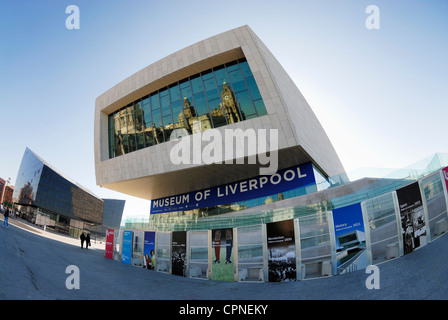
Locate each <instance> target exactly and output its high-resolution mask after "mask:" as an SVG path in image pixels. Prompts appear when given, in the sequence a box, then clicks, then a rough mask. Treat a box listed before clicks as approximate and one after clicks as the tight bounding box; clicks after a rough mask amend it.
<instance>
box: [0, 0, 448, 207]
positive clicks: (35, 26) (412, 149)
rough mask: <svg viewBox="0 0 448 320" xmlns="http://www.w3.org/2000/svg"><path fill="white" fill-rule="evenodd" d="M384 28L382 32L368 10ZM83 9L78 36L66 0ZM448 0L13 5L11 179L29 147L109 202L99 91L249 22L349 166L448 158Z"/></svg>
mask: <svg viewBox="0 0 448 320" xmlns="http://www.w3.org/2000/svg"><path fill="white" fill-rule="evenodd" d="M371 4H373V5H376V6H377V7H378V8H379V10H380V29H379V30H368V29H367V28H366V27H365V20H366V19H367V17H368V16H369V14H366V12H365V10H366V7H367V6H368V5H371ZM69 5H77V6H78V7H79V9H80V26H81V28H80V29H79V30H68V29H67V28H66V27H65V21H66V19H67V17H68V16H69V15H68V14H66V13H65V10H66V7H67V6H69ZM446 21H448V1H444V0H431V1H426V0H419V1H412V0H394V1H390V0H387V1H386V0H381V1H380V0H370V1H364V0H326V1H323V0H313V1H308V0H307V1H302V0H291V1H286V0H276V1H273V0H271V1H265V0H242V1H233V0H229V1H226V2H222V1H211V0H208V1H202V0H191V1H143V0H127V1H125V0H120V1H118V0H94V1H92V0H70V1H65V0H39V1H36V0H2V1H1V2H0V120H1V122H2V124H3V139H2V150H3V152H2V157H1V160H0V177H2V178H4V179H8V178H11V182H12V183H13V184H14V182H15V179H16V177H17V172H18V168H19V166H20V162H21V159H22V156H23V153H24V151H25V148H26V147H29V148H30V149H31V150H33V151H34V152H36V153H37V154H38V155H39V156H41V157H42V158H43V159H45V160H46V161H47V162H49V163H50V164H52V165H53V166H54V167H56V168H57V169H58V170H59V171H61V172H63V173H64V174H65V175H67V176H69V177H71V178H72V179H74V180H76V181H78V182H79V183H80V184H82V185H84V186H85V187H87V188H88V189H90V190H92V191H93V192H94V193H96V194H97V195H98V196H100V197H106V198H107V197H109V198H119V199H126V200H127V205H126V208H125V213H126V215H139V214H148V212H149V202H148V201H141V200H138V199H135V198H132V197H128V196H125V195H122V194H119V193H116V192H112V191H109V190H106V189H103V188H99V187H97V186H96V181H95V168H94V155H93V120H94V107H95V99H96V97H98V96H99V95H101V94H102V93H103V92H105V91H106V90H108V89H110V88H111V87H112V86H114V85H115V84H117V83H119V82H120V81H122V80H124V79H125V78H126V77H128V76H130V75H132V74H133V73H135V72H137V71H139V70H140V69H142V68H144V67H146V66H148V65H150V64H152V63H153V62H155V61H157V60H159V59H161V58H163V57H165V56H167V55H169V54H171V53H173V52H175V51H177V50H180V49H183V48H184V47H186V46H188V45H191V44H193V43H195V42H198V41H201V40H203V39H205V38H208V37H210V36H213V35H215V34H218V33H221V32H224V31H227V30H229V29H232V28H235V27H239V26H241V25H245V24H247V25H249V26H250V27H251V28H252V29H253V30H254V32H255V33H257V35H258V36H259V37H260V38H261V39H262V41H263V42H264V43H265V44H266V45H267V47H268V48H269V49H270V50H271V51H272V53H273V54H274V55H275V56H276V58H277V59H278V60H279V62H280V63H281V64H282V65H283V67H284V68H285V70H286V71H287V72H288V73H289V75H290V76H291V78H292V79H293V80H294V82H295V83H296V85H297V86H298V88H299V89H300V90H301V92H302V93H303V95H304V96H305V98H306V99H307V101H308V102H309V104H310V106H311V108H312V109H313V110H314V112H315V113H316V115H317V117H318V118H319V120H320V121H321V123H322V125H323V126H324V128H325V130H326V132H327V134H328V136H329V138H330V140H331V141H332V143H333V145H334V147H335V148H336V151H337V152H338V154H339V156H340V159H341V161H342V163H343V164H344V166H345V168H346V170H347V171H351V170H354V169H357V168H359V167H386V168H390V167H393V168H401V167H405V166H407V165H410V164H412V163H414V162H417V161H419V160H421V159H423V158H425V157H427V156H430V155H432V154H434V153H436V152H448V146H447V144H446V142H445V140H446V135H445V134H444V132H445V130H446V124H445V123H446V121H447V120H446V119H448V105H447V101H448V90H447V88H448V76H447V75H448V62H447V59H446V57H447V53H448V23H446Z"/></svg>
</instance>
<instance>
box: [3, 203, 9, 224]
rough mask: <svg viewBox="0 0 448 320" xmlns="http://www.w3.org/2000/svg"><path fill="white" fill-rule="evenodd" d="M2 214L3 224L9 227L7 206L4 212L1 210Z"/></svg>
mask: <svg viewBox="0 0 448 320" xmlns="http://www.w3.org/2000/svg"><path fill="white" fill-rule="evenodd" d="M3 216H4V217H5V219H4V220H3V226H4V227H6V228H9V224H8V218H9V208H6V210H5V212H3Z"/></svg>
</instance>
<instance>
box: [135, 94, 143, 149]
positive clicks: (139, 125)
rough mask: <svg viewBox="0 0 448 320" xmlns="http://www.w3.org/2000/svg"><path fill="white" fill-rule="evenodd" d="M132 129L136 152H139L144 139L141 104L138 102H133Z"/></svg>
mask: <svg viewBox="0 0 448 320" xmlns="http://www.w3.org/2000/svg"><path fill="white" fill-rule="evenodd" d="M134 127H135V136H136V142H137V150H140V149H143V148H144V147H145V139H144V135H143V134H144V131H145V122H144V119H143V102H142V101H140V100H139V101H136V102H134Z"/></svg>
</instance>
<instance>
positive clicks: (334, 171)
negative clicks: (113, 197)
mask: <svg viewBox="0 0 448 320" xmlns="http://www.w3.org/2000/svg"><path fill="white" fill-rule="evenodd" d="M244 57H245V58H246V59H247V61H248V64H249V66H250V68H251V70H252V73H253V75H254V78H255V81H256V83H257V85H258V88H259V90H260V93H261V96H262V98H263V101H264V104H265V106H266V110H267V113H268V114H267V115H265V116H261V117H258V118H253V119H250V120H246V121H242V122H238V123H235V124H232V125H227V126H225V127H221V128H218V130H225V129H226V128H241V129H242V130H246V129H248V128H254V129H268V130H269V129H278V138H279V139H278V141H279V145H278V149H279V169H282V168H286V167H288V166H292V165H296V164H300V163H304V162H308V161H312V162H313V164H314V165H315V166H316V167H317V168H319V169H320V170H321V172H322V173H324V174H325V175H327V176H335V175H339V174H343V173H344V168H343V165H342V164H341V162H340V160H339V157H338V156H337V154H336V151H335V150H334V148H333V146H332V144H331V142H330V140H329V138H328V136H327V135H326V133H325V131H324V129H323V128H322V126H321V124H320V123H319V121H318V119H317V118H316V116H315V114H314V113H313V111H312V109H311V108H310V106H309V105H308V103H307V102H306V100H305V98H304V97H303V95H302V94H301V93H300V91H299V90H298V88H297V87H296V85H295V84H294V83H293V81H292V80H291V78H290V77H289V76H288V74H287V73H286V71H285V70H284V69H283V68H282V66H281V65H280V64H279V62H278V61H277V60H276V59H275V57H274V56H273V55H272V54H271V53H270V51H269V50H268V49H267V48H266V46H265V45H264V44H263V43H262V41H261V40H260V39H259V38H258V36H257V35H256V34H255V33H254V32H253V31H252V30H251V29H250V28H249V27H248V26H242V27H239V28H236V29H233V30H230V31H227V32H224V33H222V34H219V35H216V36H214V37H211V38H208V39H206V40H203V41H200V42H198V43H196V44H193V45H191V46H189V47H187V48H185V49H182V50H180V51H178V52H176V53H174V54H171V55H169V56H167V57H166V58H164V59H162V60H160V61H158V62H155V63H153V64H151V65H150V66H148V67H146V68H144V69H142V70H140V71H139V72H137V73H135V74H134V75H132V76H130V77H129V78H127V79H125V80H123V81H122V82H120V83H119V84H117V85H116V86H114V87H113V88H111V89H110V90H108V91H107V92H105V93H104V94H102V95H101V96H99V97H98V98H97V99H96V107H95V168H96V179H97V184H98V185H100V186H102V187H106V188H110V189H113V190H116V191H119V192H122V193H126V194H130V195H133V196H136V197H141V198H144V199H149V200H151V199H156V198H160V197H164V196H170V195H175V194H181V193H185V192H189V191H192V190H199V189H204V188H208V187H211V186H216V185H220V184H224V183H229V182H232V181H238V180H242V179H247V178H249V177H253V176H256V175H258V168H257V167H256V166H254V165H225V164H212V165H200V164H196V165H195V164H180V165H175V164H173V163H172V162H171V161H170V150H171V148H172V147H173V146H174V144H175V143H177V142H176V141H169V142H165V143H162V144H159V145H155V146H153V147H149V148H145V149H141V150H138V151H135V152H132V153H129V154H126V155H122V156H118V157H115V158H112V159H109V152H108V115H109V114H111V113H112V112H114V111H116V110H118V109H119V108H121V107H123V106H125V105H127V104H128V103H130V102H133V101H134V100H136V99H139V98H141V97H143V96H144V95H147V94H149V93H151V92H153V91H156V90H158V89H160V88H162V87H165V86H168V85H170V84H172V83H173V82H176V81H178V80H181V79H183V78H185V77H188V76H191V75H193V74H195V73H198V72H202V71H204V70H207V69H209V68H212V67H215V66H218V65H220V64H223V63H227V62H230V61H234V60H236V59H240V58H244ZM246 152H247V150H246ZM246 156H250V154H247V153H246ZM223 170H224V171H223ZM223 172H225V174H223Z"/></svg>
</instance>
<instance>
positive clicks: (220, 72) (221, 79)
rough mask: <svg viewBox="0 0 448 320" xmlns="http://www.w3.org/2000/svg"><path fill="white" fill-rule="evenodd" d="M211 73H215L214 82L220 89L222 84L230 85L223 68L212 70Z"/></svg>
mask: <svg viewBox="0 0 448 320" xmlns="http://www.w3.org/2000/svg"><path fill="white" fill-rule="evenodd" d="M213 71H214V73H215V78H216V82H217V83H218V86H219V87H220V88H222V86H223V84H224V83H230V80H229V75H228V74H227V70H226V69H225V67H224V66H219V67H217V68H213Z"/></svg>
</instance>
